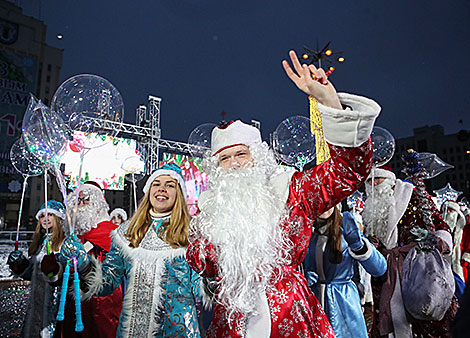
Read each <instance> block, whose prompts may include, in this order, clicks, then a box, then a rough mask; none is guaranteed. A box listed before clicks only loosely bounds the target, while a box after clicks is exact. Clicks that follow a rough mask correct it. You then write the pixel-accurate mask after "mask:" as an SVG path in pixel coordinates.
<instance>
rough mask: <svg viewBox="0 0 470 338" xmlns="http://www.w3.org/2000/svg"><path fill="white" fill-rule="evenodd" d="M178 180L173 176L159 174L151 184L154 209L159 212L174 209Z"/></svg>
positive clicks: (151, 202)
mask: <svg viewBox="0 0 470 338" xmlns="http://www.w3.org/2000/svg"><path fill="white" fill-rule="evenodd" d="M177 185H178V182H177V181H176V180H175V179H174V178H173V177H171V176H168V175H162V176H158V177H157V178H156V179H155V180H154V181H153V182H152V185H151V186H150V191H149V199H150V204H151V205H152V210H153V211H154V212H158V213H164V212H168V211H170V210H172V209H173V206H174V205H175V201H176V193H177Z"/></svg>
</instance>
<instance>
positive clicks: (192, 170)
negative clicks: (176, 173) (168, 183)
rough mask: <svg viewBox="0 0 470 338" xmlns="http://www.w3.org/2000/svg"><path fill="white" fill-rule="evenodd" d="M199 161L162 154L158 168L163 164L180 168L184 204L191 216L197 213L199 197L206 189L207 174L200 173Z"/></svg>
mask: <svg viewBox="0 0 470 338" xmlns="http://www.w3.org/2000/svg"><path fill="white" fill-rule="evenodd" d="M201 161H202V159H201V158H199V157H190V156H188V155H179V154H169V153H163V160H162V161H160V166H162V165H163V164H164V163H175V164H176V165H178V166H179V167H180V168H181V170H182V174H183V177H184V180H185V183H186V192H187V194H188V197H187V198H186V203H187V204H188V208H189V213H190V214H191V216H193V215H194V214H195V213H196V211H197V201H198V200H199V195H201V192H203V191H205V190H207V187H208V182H207V174H206V173H205V172H203V171H202V168H201Z"/></svg>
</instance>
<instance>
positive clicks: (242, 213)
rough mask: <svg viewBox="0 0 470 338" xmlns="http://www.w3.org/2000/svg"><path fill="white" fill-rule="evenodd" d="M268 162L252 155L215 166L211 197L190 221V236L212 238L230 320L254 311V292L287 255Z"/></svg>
mask: <svg viewBox="0 0 470 338" xmlns="http://www.w3.org/2000/svg"><path fill="white" fill-rule="evenodd" d="M250 150H251V149H250ZM252 153H253V152H252ZM269 163H270V161H263V163H260V160H259V159H258V160H256V159H255V167H253V168H243V169H238V170H230V171H228V172H227V171H225V170H224V169H222V168H218V169H217V170H215V171H214V172H213V176H212V179H211V177H210V176H209V178H210V179H211V180H210V185H211V188H210V190H209V192H208V196H209V197H208V198H207V200H205V202H204V204H203V206H204V207H203V208H202V210H201V213H200V214H199V215H198V216H196V217H195V218H193V220H192V222H191V226H190V229H191V237H192V238H198V239H207V240H208V241H209V242H211V243H213V244H214V247H215V250H216V253H217V264H218V269H219V275H220V277H221V278H222V280H221V282H220V285H219V286H218V289H217V293H218V295H217V302H219V303H221V304H222V305H223V306H224V307H225V309H226V310H227V311H228V312H229V315H228V317H229V320H230V319H231V318H232V315H233V314H234V313H242V314H245V315H248V316H250V315H256V314H257V311H256V307H255V305H256V300H257V298H258V296H259V295H260V294H261V293H265V292H266V291H267V290H268V289H270V288H271V287H272V286H273V282H275V281H277V278H280V277H281V267H282V266H285V265H286V264H288V263H289V261H290V258H289V248H290V247H291V242H290V241H289V240H288V239H287V238H286V235H285V234H284V232H283V231H282V229H281V227H280V222H281V221H282V220H281V218H283V217H284V216H285V215H286V212H285V203H284V201H282V200H281V199H280V198H278V197H277V195H276V193H275V191H274V189H273V187H272V186H271V184H270V182H269V179H268V176H267V174H266V172H267V171H266V167H267V166H268V167H269ZM204 255H205V253H204V251H203V250H202V251H201V256H204ZM273 277H274V278H273Z"/></svg>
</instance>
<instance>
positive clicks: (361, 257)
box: [348, 237, 373, 261]
mask: <svg viewBox="0 0 470 338" xmlns="http://www.w3.org/2000/svg"><path fill="white" fill-rule="evenodd" d="M362 242H363V243H364V245H365V246H366V247H367V251H366V252H365V253H363V254H362V255H357V254H355V253H354V251H352V249H351V248H350V247H348V251H349V254H350V255H351V257H352V258H354V259H355V260H358V261H365V260H368V259H369V258H370V256H371V255H372V251H373V249H372V244H370V243H369V241H368V240H367V239H365V238H364V237H363V238H362Z"/></svg>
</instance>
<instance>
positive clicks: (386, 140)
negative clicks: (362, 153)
mask: <svg viewBox="0 0 470 338" xmlns="http://www.w3.org/2000/svg"><path fill="white" fill-rule="evenodd" d="M370 136H371V138H372V149H373V154H372V163H373V164H374V165H375V166H376V167H380V166H383V165H384V164H386V163H387V162H388V161H390V159H391V158H392V157H393V154H394V153H395V138H394V137H393V135H392V134H391V133H390V132H389V131H388V130H387V129H384V128H382V127H374V128H373V129H372V133H371V135H370Z"/></svg>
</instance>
